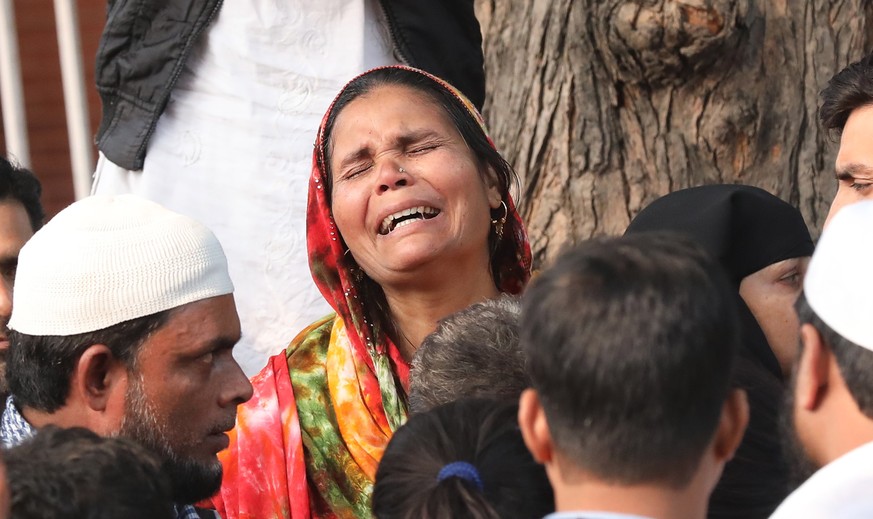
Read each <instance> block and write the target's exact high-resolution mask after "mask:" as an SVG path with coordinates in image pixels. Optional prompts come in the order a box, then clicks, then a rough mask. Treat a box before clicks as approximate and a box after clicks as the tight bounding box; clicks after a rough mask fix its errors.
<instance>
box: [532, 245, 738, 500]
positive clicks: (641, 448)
mask: <svg viewBox="0 0 873 519" xmlns="http://www.w3.org/2000/svg"><path fill="white" fill-rule="evenodd" d="M521 344H522V349H523V350H524V352H525V355H526V359H527V366H528V370H529V373H530V375H531V379H532V381H533V388H534V389H535V390H536V391H537V393H538V394H539V398H540V401H541V402H542V406H543V409H544V411H545V414H546V419H547V420H548V423H549V428H550V431H551V434H552V438H553V440H554V442H555V448H556V449H557V450H558V451H560V452H561V453H562V454H563V455H564V456H566V457H567V459H568V460H570V461H571V462H572V463H575V464H576V465H577V466H578V467H579V468H582V469H584V470H585V471H588V472H591V473H593V474H595V475H596V476H597V477H599V478H602V479H604V480H607V481H610V482H615V483H618V484H623V485H632V484H639V483H659V484H667V485H670V486H672V487H674V488H681V487H684V486H685V485H687V484H688V482H689V481H690V479H691V477H692V476H693V475H694V473H695V471H696V470H697V467H698V466H699V463H700V459H701V456H702V455H703V453H704V451H705V449H706V447H707V446H708V445H709V444H710V442H711V441H712V437H713V434H714V433H715V430H716V427H717V426H718V422H719V418H720V415H721V411H722V408H723V406H724V402H725V400H726V398H727V396H728V391H729V387H730V376H731V368H732V365H733V359H734V355H735V352H736V351H737V348H738V335H737V317H736V308H735V305H734V300H733V295H732V291H731V289H730V288H729V285H728V283H727V281H726V279H725V276H724V273H723V269H722V268H721V266H720V265H719V264H718V263H717V262H716V261H715V260H714V259H712V258H711V257H710V256H709V255H708V254H706V252H705V251H704V250H703V249H702V248H701V247H700V246H699V245H697V244H695V243H694V242H693V241H691V240H690V239H689V238H686V237H684V236H680V235H678V234H673V233H666V232H652V233H641V234H638V235H627V236H624V237H623V238H608V239H595V240H589V241H587V242H585V243H583V244H582V245H581V246H579V247H578V248H576V249H574V250H571V251H570V252H568V253H565V254H564V255H562V256H561V257H560V258H559V259H558V260H557V262H556V263H555V265H554V266H553V267H551V268H550V269H548V270H547V271H545V272H543V273H542V274H541V275H540V276H539V277H538V278H536V279H535V281H534V283H533V286H532V287H531V288H530V289H529V290H528V292H527V293H526V294H525V296H524V298H523V308H522V317H521Z"/></svg>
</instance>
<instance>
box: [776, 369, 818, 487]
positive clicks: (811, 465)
mask: <svg viewBox="0 0 873 519" xmlns="http://www.w3.org/2000/svg"><path fill="white" fill-rule="evenodd" d="M795 379H796V374H795V375H792V377H791V380H790V382H789V386H788V387H789V390H788V391H786V392H785V405H784V406H783V408H782V413H781V414H780V416H779V429H780V431H781V433H782V434H781V436H782V442H783V445H782V448H783V454H784V456H785V462H786V463H787V464H788V483H789V485H790V488H791V489H792V490H793V489H795V488H797V487H799V486H800V485H801V484H803V482H804V481H806V480H807V479H809V478H810V476H812V475H813V474H815V472H816V471H817V470H818V469H820V468H821V467H819V466H818V465H817V464H816V463H815V462H814V461H813V460H812V458H810V457H809V455H808V454H807V453H806V449H805V448H804V446H803V442H802V441H801V440H800V436H799V435H798V434H797V428H796V427H795V425H794V390H795V386H796V384H797V381H796V380H795Z"/></svg>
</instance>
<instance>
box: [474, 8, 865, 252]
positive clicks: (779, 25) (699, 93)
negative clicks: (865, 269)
mask: <svg viewBox="0 0 873 519" xmlns="http://www.w3.org/2000/svg"><path fill="white" fill-rule="evenodd" d="M476 3H477V12H478V14H479V16H480V20H481V23H482V30H483V36H484V46H485V55H486V58H485V61H486V73H487V78H488V99H487V102H486V106H485V114H486V118H487V120H488V122H489V126H490V129H491V131H492V133H493V135H494V138H495V141H496V142H497V145H498V147H499V149H500V150H501V151H502V152H503V153H504V155H505V157H506V158H507V159H508V160H509V161H510V162H511V163H512V164H513V165H514V166H515V167H516V169H517V171H518V172H519V175H520V177H521V191H522V192H521V199H522V202H521V206H522V210H523V214H524V217H525V219H526V221H527V224H528V230H529V232H530V236H531V244H532V247H533V250H534V257H535V259H536V261H537V263H538V264H540V265H541V264H542V262H543V261H545V260H548V259H549V258H551V257H553V256H554V255H555V254H556V253H557V252H559V250H560V249H561V247H562V246H563V245H565V244H567V243H574V242H577V241H579V240H581V239H584V238H587V237H590V236H593V235H597V234H618V233H621V232H623V231H624V229H625V227H626V226H627V224H628V222H629V221H630V219H631V218H632V217H633V216H634V215H635V214H636V213H637V212H638V211H639V210H640V209H641V208H643V207H644V206H645V205H646V204H648V203H649V202H651V201H652V200H654V199H655V198H657V197H659V196H661V195H663V194H665V193H667V192H670V191H672V190H676V189H680V188H683V187H688V186H694V185H701V184H709V183H745V184H752V185H756V186H760V187H762V188H764V189H767V190H768V191H770V192H772V193H775V194H777V195H778V196H780V197H782V198H783V199H785V200H788V201H789V202H791V203H793V204H795V205H796V206H798V207H800V209H801V210H802V212H803V214H804V216H805V217H806V219H807V222H808V223H809V224H810V227H811V228H812V229H813V232H814V233H816V234H817V231H818V229H819V228H820V226H821V224H822V223H823V221H824V217H825V216H826V214H827V208H828V205H829V203H830V200H831V197H832V196H833V193H834V191H835V188H836V183H835V181H834V177H833V159H834V156H835V151H836V147H837V144H836V142H835V141H834V138H833V137H832V136H829V135H827V134H826V133H825V132H824V131H823V130H821V129H820V127H819V125H818V120H817V115H816V114H817V109H818V105H819V101H818V93H819V91H820V90H821V89H822V88H823V87H824V86H825V84H826V83H827V80H828V79H830V77H831V76H832V75H833V74H834V73H835V72H837V71H839V70H840V69H841V68H843V67H844V66H845V65H847V64H849V63H851V62H852V61H855V60H856V59H858V58H860V57H861V56H862V55H863V54H864V53H865V52H869V51H870V50H871V48H873V45H871V44H873V0H808V1H807V0H757V1H756V0H683V1H679V0H636V1H634V0H476Z"/></svg>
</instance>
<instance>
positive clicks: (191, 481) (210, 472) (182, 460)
mask: <svg viewBox="0 0 873 519" xmlns="http://www.w3.org/2000/svg"><path fill="white" fill-rule="evenodd" d="M126 406H127V408H126V409H125V413H124V419H123V420H122V422H121V428H120V429H119V432H118V436H123V437H125V438H129V439H131V440H134V441H136V442H138V443H139V444H141V445H142V446H144V447H145V448H147V449H149V450H150V451H152V452H153V453H154V454H156V455H157V456H158V459H159V460H160V462H161V465H162V469H163V472H164V474H165V475H166V476H167V477H168V478H169V479H170V485H171V487H172V491H173V500H174V502H176V503H178V504H182V505H187V504H192V503H196V502H198V501H202V500H204V499H207V498H210V497H212V496H213V495H215V493H216V492H218V489H219V488H220V487H221V474H222V470H221V463H220V462H219V461H218V458H215V459H213V460H211V461H200V460H196V459H193V458H192V457H190V456H186V455H184V454H183V453H184V452H185V451H189V450H191V448H192V447H194V446H196V445H197V444H199V443H200V439H198V438H196V437H195V434H194V433H192V432H187V434H185V435H183V436H182V437H181V438H180V439H179V440H178V441H174V442H173V444H171V443H170V441H169V438H171V437H172V436H170V434H169V433H170V432H171V431H170V428H171V427H176V428H177V429H178V430H185V424H174V425H171V424H167V423H163V422H162V421H161V420H159V419H158V416H157V413H156V412H155V411H154V409H153V407H152V406H151V404H150V403H149V402H148V400H147V398H146V396H145V393H144V392H143V390H142V382H141V381H140V380H138V379H134V380H133V383H132V384H131V386H130V388H129V389H128V391H127V404H126Z"/></svg>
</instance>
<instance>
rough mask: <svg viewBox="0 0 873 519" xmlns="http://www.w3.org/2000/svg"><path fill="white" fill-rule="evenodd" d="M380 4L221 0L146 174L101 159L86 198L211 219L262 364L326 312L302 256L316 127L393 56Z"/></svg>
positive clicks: (255, 366) (247, 353) (250, 345)
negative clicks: (145, 202)
mask: <svg viewBox="0 0 873 519" xmlns="http://www.w3.org/2000/svg"><path fill="white" fill-rule="evenodd" d="M396 62H397V60H396V59H395V58H394V57H393V56H392V51H391V45H390V37H389V36H388V31H387V28H386V26H385V22H384V19H383V15H382V12H381V8H380V7H379V5H378V3H377V1H376V0H226V1H225V2H224V5H223V6H222V8H221V11H220V13H219V14H218V16H217V17H216V19H215V20H214V21H213V23H212V25H211V26H210V27H209V28H208V29H207V31H206V32H205V33H204V36H203V37H202V39H201V42H200V43H199V46H198V48H197V49H195V50H194V51H193V52H192V55H191V57H190V59H189V61H188V63H187V66H186V67H185V70H184V72H183V74H182V76H181V77H180V78H179V82H178V83H177V86H176V88H175V89H174V90H173V93H172V96H171V99H170V102H169V105H168V106H167V109H166V111H165V112H164V113H163V115H162V116H161V117H160V119H159V120H158V125H157V128H156V130H155V134H154V136H153V137H152V139H151V141H150V142H149V146H148V152H147V154H146V159H145V165H144V167H143V170H142V171H135V172H132V171H127V170H124V169H121V168H119V167H118V166H116V165H115V164H113V163H112V162H110V161H109V160H107V159H106V158H105V157H104V156H102V155H101V156H100V159H99V161H98V164H97V170H96V173H95V180H94V192H95V193H101V194H109V193H134V194H138V195H141V196H144V197H146V198H149V199H151V200H154V201H156V202H158V203H161V204H163V205H164V206H166V207H168V208H170V209H172V210H175V211H178V212H181V213H184V214H187V215H189V216H191V217H193V218H196V219H197V220H200V221H201V222H203V223H205V224H206V225H207V226H208V227H210V228H211V229H212V230H213V232H215V234H216V235H217V236H218V239H219V240H220V241H221V243H222V245H223V246H224V249H225V252H226V254H227V256H228V263H229V268H230V275H231V277H232V278H233V282H234V285H235V288H236V291H235V297H236V303H237V307H238V309H239V314H240V318H241V320H242V330H243V339H242V341H241V342H240V344H239V345H238V346H237V348H236V350H235V353H234V355H235V356H236V358H237V359H238V360H239V362H240V365H241V366H242V367H243V369H244V370H245V372H246V373H248V374H249V375H252V374H254V373H256V372H257V371H259V370H260V369H261V368H262V367H263V366H264V364H265V363H266V359H267V358H268V357H269V356H270V355H274V354H276V353H278V352H279V351H281V350H282V349H283V348H284V347H285V346H287V344H288V343H289V342H290V341H291V339H292V338H293V337H294V336H295V335H296V334H297V332H299V331H300V330H301V329H302V328H303V327H304V326H306V325H308V324H309V323H310V322H312V321H314V320H315V319H317V318H318V317H321V316H323V315H325V314H327V313H328V312H330V311H331V309H330V307H329V306H328V304H327V303H326V302H325V301H324V299H323V298H322V296H321V294H320V293H319V292H318V290H317V289H316V288H315V285H314V283H313V281H312V277H311V275H310V272H309V265H308V260H307V256H306V233H305V230H306V220H305V215H306V195H307V188H308V182H309V174H310V171H311V166H312V148H313V143H314V142H315V134H316V131H317V130H318V126H319V123H320V122H321V118H322V116H323V115H324V112H325V111H326V110H327V107H328V105H329V104H330V102H331V101H332V100H333V98H334V96H335V95H336V94H337V93H338V92H339V90H340V88H342V86H343V85H344V84H345V83H346V82H348V80H350V79H351V78H352V77H353V76H355V75H356V74H359V73H361V72H363V71H365V70H367V69H369V68H372V67H375V66H379V65H386V64H391V63H396Z"/></svg>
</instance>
